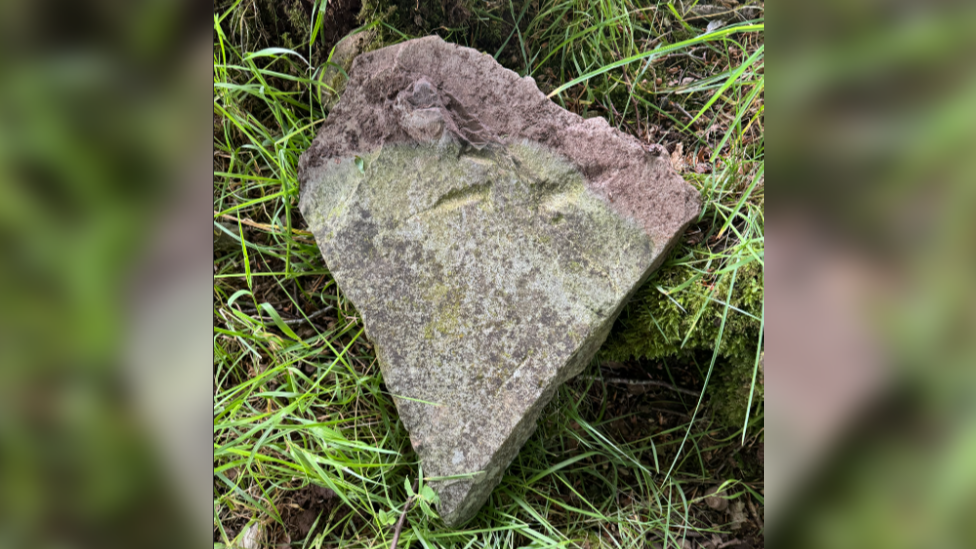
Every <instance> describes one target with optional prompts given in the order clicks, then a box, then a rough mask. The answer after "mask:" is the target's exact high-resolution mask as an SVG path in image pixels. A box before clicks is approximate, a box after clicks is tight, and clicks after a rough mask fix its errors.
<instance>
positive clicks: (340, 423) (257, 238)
mask: <svg viewBox="0 0 976 549" xmlns="http://www.w3.org/2000/svg"><path fill="white" fill-rule="evenodd" d="M239 4H240V2H238V3H236V4H235V5H234V7H233V8H230V9H228V10H227V11H225V12H222V13H215V18H214V194H213V199H214V204H213V210H214V227H215V232H216V233H219V234H220V235H221V243H223V244H226V245H225V246H217V245H215V253H214V304H213V307H214V308H213V314H214V319H213V322H214V545H215V547H218V546H227V547H238V546H242V544H243V543H244V539H245V538H247V537H249V536H252V535H254V534H255V533H256V534H257V535H258V537H259V538H260V539H261V540H262V542H263V543H266V544H267V545H269V546H273V545H275V544H279V543H290V544H292V545H293V546H295V547H385V546H389V544H390V543H391V541H392V537H393V529H392V525H393V524H394V523H395V522H396V521H397V519H398V518H399V517H400V514H401V513H402V512H403V509H404V505H405V503H406V501H407V500H408V498H409V497H410V496H411V495H413V494H414V493H416V494H418V496H417V504H416V505H415V506H413V507H412V508H411V509H410V511H409V513H408V519H409V520H408V521H407V523H406V524H407V525H406V526H405V527H404V530H403V532H402V535H401V538H400V540H399V547H408V546H409V547H519V546H531V547H543V546H544V547H603V546H606V547H645V546H647V545H648V544H649V543H651V542H656V543H659V544H661V545H662V546H669V547H670V546H680V545H679V544H680V543H681V540H683V539H689V540H694V539H699V537H700V536H702V535H711V533H712V527H711V526H710V525H711V524H712V523H713V522H716V521H715V520H714V517H713V515H710V514H709V510H708V508H707V507H706V506H704V505H702V501H703V498H704V496H705V489H706V488H707V487H709V486H712V485H716V484H723V483H727V485H726V488H727V489H726V492H725V493H726V495H727V497H729V498H733V499H738V500H743V501H744V500H750V502H751V503H755V504H756V505H758V506H760V512H761V505H762V496H761V492H762V476H761V475H762V472H761V470H760V471H759V472H758V478H756V474H755V472H754V471H753V473H752V474H751V476H750V474H748V473H747V472H746V471H747V470H748V467H747V466H745V465H741V464H742V462H743V455H744V452H745V450H747V449H748V448H749V447H750V445H752V444H754V443H755V442H756V441H757V440H759V439H761V436H762V427H761V426H762V415H761V409H760V410H759V411H758V412H757V410H755V409H751V410H750V411H749V413H748V414H747V415H746V424H745V425H743V428H740V429H738V430H735V429H724V428H720V427H719V426H717V425H715V424H714V422H713V420H712V418H711V417H710V414H709V413H708V409H707V402H708V401H707V394H708V393H707V389H706V387H707V386H708V384H709V383H714V382H713V381H710V380H711V379H712V378H713V376H714V375H715V373H716V369H717V368H719V367H720V366H721V363H722V361H721V357H720V353H719V349H720V348H722V338H723V334H724V330H725V326H726V322H730V319H732V318H736V317H737V315H739V316H741V315H742V314H743V312H742V311H739V310H736V309H735V308H734V305H733V304H731V303H730V299H729V296H731V295H732V292H733V290H734V288H735V286H736V282H737V281H736V278H737V274H738V273H739V272H740V271H741V270H742V269H745V268H756V267H757V266H758V267H759V268H760V269H761V268H762V265H763V259H764V238H763V231H764V228H763V227H764V220H763V208H764V189H765V185H764V167H763V166H764V160H763V158H764V149H763V147H764V145H763V126H762V125H763V118H762V115H763V107H762V105H763V99H762V98H763V88H764V75H763V59H764V50H763V48H762V42H763V23H762V21H761V20H757V19H755V18H753V19H750V20H748V21H739V22H734V21H733V22H730V23H729V25H728V26H725V27H720V28H718V29H712V30H710V31H708V32H702V31H704V30H705V25H706V22H704V21H700V20H695V19H693V18H692V17H691V16H690V15H689V14H686V13H683V12H682V11H681V9H680V8H679V7H677V5H675V6H671V5H667V4H657V5H654V4H647V5H645V4H643V3H639V2H631V1H620V2H608V1H604V2H596V1H592V2H591V1H588V0H573V1H566V2H540V4H539V5H538V8H534V7H533V8H531V9H524V8H525V5H521V4H514V5H511V4H505V5H504V6H503V7H504V12H501V15H498V14H495V21H496V23H497V22H499V21H509V27H508V28H507V32H505V35H506V36H508V40H507V42H506V43H505V44H504V45H503V46H502V47H501V48H499V49H498V50H496V51H497V52H498V58H499V60H500V61H501V62H503V63H504V64H505V65H507V66H509V68H512V69H513V70H517V71H519V72H520V73H522V74H532V75H533V76H534V77H535V78H536V80H537V81H538V82H539V84H540V87H541V88H543V89H544V91H547V93H550V94H551V95H552V97H553V99H554V100H556V101H558V102H560V103H561V104H562V105H563V106H565V107H566V108H568V109H570V110H573V111H575V112H578V113H580V114H582V115H584V116H592V115H599V116H605V117H606V118H607V119H608V120H609V121H610V122H611V123H612V124H615V125H617V126H618V127H619V128H620V129H621V130H623V131H626V132H628V133H631V134H633V135H635V136H637V137H638V138H641V139H643V140H645V141H647V142H650V143H654V142H656V143H661V144H664V145H666V146H668V147H669V148H671V149H673V150H675V152H676V154H674V155H673V159H674V161H675V163H676V164H679V165H684V166H685V177H686V178H687V179H688V180H689V181H690V182H692V183H693V184H694V185H695V186H696V187H697V188H699V190H700V191H701V192H702V196H703V198H704V201H705V204H706V207H705V209H704V211H703V213H702V216H701V219H700V222H699V223H697V224H696V225H695V226H694V227H693V229H692V230H691V231H690V232H689V236H688V239H689V242H691V243H690V244H685V245H683V246H681V247H679V249H678V250H676V251H675V253H674V254H673V256H672V258H671V259H670V260H669V262H668V264H667V265H666V267H665V269H675V268H681V269H683V272H687V273H689V274H688V276H687V277H685V278H684V279H683V280H681V281H680V282H679V283H675V284H674V285H672V286H670V287H661V288H660V292H659V293H660V294H661V296H660V299H673V300H681V295H682V293H686V292H705V294H706V295H707V300H706V302H707V303H712V304H715V305H717V306H718V307H719V310H720V313H721V317H720V318H721V325H720V327H719V330H718V332H717V334H718V335H717V339H716V341H715V343H714V346H713V349H714V351H713V352H711V353H710V356H709V354H706V355H703V356H702V360H701V361H698V357H697V356H692V357H691V358H687V357H686V359H682V360H684V361H685V362H687V363H688V364H692V365H691V366H689V368H691V369H692V370H693V374H694V375H695V376H697V378H696V379H698V380H699V381H701V382H703V383H702V384H701V385H699V386H698V387H696V389H700V390H701V391H702V396H701V398H699V399H698V400H697V402H695V401H688V402H683V403H681V402H678V401H676V400H675V396H674V395H667V393H664V394H665V395H667V397H666V398H665V400H669V401H670V404H668V410H666V411H671V412H673V413H671V414H670V415H669V416H668V417H667V418H664V417H663V416H660V414H659V417H662V418H663V419H662V420H661V421H658V422H657V423H656V424H654V425H648V423H649V422H648V421H647V417H646V414H641V413H637V412H633V411H628V410H627V409H626V407H622V406H620V405H619V402H620V399H621V398H623V397H621V396H620V392H619V391H617V390H616V389H614V388H613V387H610V386H609V385H608V384H604V383H602V382H601V381H600V380H599V378H600V375H601V374H600V370H599V368H598V366H597V365H594V366H593V367H591V369H590V371H588V372H587V374H588V375H587V376H581V378H580V379H577V380H574V381H573V382H571V383H569V384H567V385H566V386H564V387H562V388H561V389H560V391H559V393H558V394H557V396H556V398H555V399H554V400H553V402H552V403H551V404H550V405H549V407H548V409H547V410H546V411H545V412H544V414H543V416H542V417H543V419H542V420H541V421H540V427H539V429H538V431H537V432H536V433H535V435H534V436H533V437H532V438H531V439H530V440H529V441H528V442H527V443H526V445H525V447H524V448H523V449H522V451H521V452H520V453H519V455H518V456H517V457H516V459H515V461H514V462H513V463H512V465H511V466H510V467H509V469H508V470H507V472H506V475H505V477H504V479H503V480H502V482H501V484H500V485H499V486H498V488H496V489H495V491H494V492H493V494H492V496H491V498H490V500H489V502H488V503H487V504H486V506H485V507H484V508H483V510H482V511H481V513H480V514H479V515H478V517H477V518H476V519H475V520H474V521H472V522H471V523H469V524H468V525H467V526H466V527H464V528H463V529H458V530H449V529H445V528H444V527H443V526H442V525H441V524H440V522H439V519H438V517H437V515H436V507H435V506H432V503H434V501H433V499H434V498H433V496H432V495H431V493H430V491H429V490H424V477H423V472H422V464H420V463H418V461H417V459H416V455H415V454H414V453H413V451H412V450H411V447H410V442H409V438H408V435H407V433H406V432H405V430H404V429H403V427H402V426H401V425H400V423H399V421H398V420H397V414H396V409H395V406H394V405H393V402H392V398H391V395H390V394H389V393H388V392H387V391H386V389H385V387H384V385H383V384H382V376H381V374H380V371H379V366H378V364H377V363H376V359H375V356H374V354H373V352H372V349H371V346H370V344H369V342H368V340H367V339H366V338H365V337H364V334H363V326H362V322H361V320H360V318H359V317H358V314H357V313H356V311H355V309H354V307H353V306H352V305H351V304H350V303H349V302H348V301H347V300H346V299H345V298H344V297H343V295H342V293H341V292H340V291H339V290H338V288H337V287H336V285H335V282H334V281H333V280H332V279H331V277H330V275H329V272H328V269H327V267H326V266H325V264H324V262H323V260H322V258H321V255H320V254H319V252H318V248H317V247H316V246H315V244H314V243H313V242H312V240H311V237H310V236H309V235H308V234H307V232H305V231H303V228H304V224H303V221H302V219H301V216H300V214H298V210H297V199H298V182H297V179H296V166H297V162H298V158H299V156H300V155H301V154H302V152H304V150H305V149H306V148H307V147H308V146H309V145H310V143H311V140H312V139H313V138H314V135H315V133H316V131H317V128H318V127H319V125H320V124H321V123H322V122H323V121H324V119H325V116H326V113H324V112H322V108H321V105H320V104H319V101H318V88H317V84H316V80H315V78H314V77H315V68H316V67H314V66H312V65H310V64H309V63H308V62H307V61H306V59H307V56H303V55H302V54H301V53H300V51H286V50H283V49H269V48H272V47H274V46H276V45H275V44H265V45H264V47H260V48H256V49H254V50H253V51H244V49H243V48H242V47H241V45H240V44H235V43H232V42H231V40H230V39H229V38H228V35H227V34H226V33H225V29H226V26H227V24H229V21H228V20H226V19H224V18H223V17H224V16H225V15H226V14H229V13H231V10H232V9H235V8H237V7H239V6H238V5H239ZM320 4H321V3H318V2H317V3H316V5H315V8H316V10H321V6H320ZM499 10H501V8H499ZM316 13H320V11H316ZM506 14H507V15H506ZM315 20H316V21H318V20H320V18H315ZM513 21H519V25H518V26H515V25H511V22H513ZM462 30H463V29H462ZM462 30H457V29H455V30H451V31H447V32H446V33H445V34H446V38H447V39H449V40H450V39H452V38H453V39H455V41H458V42H460V43H467V40H466V38H465V37H466V36H469V35H468V34H466V33H464V32H462ZM475 45H476V44H475ZM310 50H311V48H308V49H307V50H306V51H310ZM490 53H495V52H494V51H493V52H490ZM652 283H653V281H652ZM715 288H724V289H725V292H723V293H722V294H719V293H717V292H716V291H715V290H714V289H715ZM710 289H711V290H710ZM703 311H704V306H702V308H701V309H700V310H690V311H687V314H688V315H689V316H690V317H691V318H693V319H695V321H696V322H698V321H699V319H701V318H703ZM751 316H752V317H753V318H751V319H749V321H750V322H755V323H756V324H757V325H760V326H761V325H762V322H763V318H762V317H755V315H751ZM695 329H696V328H695V323H692V327H691V328H690V329H689V332H688V333H686V334H684V336H685V339H686V340H687V339H688V337H689V336H690V335H691V330H695ZM758 333H759V334H761V333H762V331H761V329H760V330H759V332H758ZM760 338H761V335H760ZM756 343H757V344H758V346H757V348H759V349H761V339H760V340H759V341H757V342H756ZM759 358H760V357H759V354H758V353H756V367H754V368H753V376H751V379H749V380H746V384H747V386H748V387H749V390H750V391H755V390H756V384H757V375H756V374H757V372H758V364H759ZM679 361H680V360H679V359H676V360H675V361H673V362H671V363H669V364H668V368H669V369H670V368H672V367H674V368H678V366H677V364H676V363H677V362H679ZM696 361H697V362H696ZM682 406H683V408H682ZM679 409H683V412H680V413H679V412H675V411H674V410H679ZM637 424H639V425H640V426H641V427H640V428H632V427H628V426H632V425H637ZM627 433H629V434H627ZM726 459H727V460H729V461H730V462H733V463H734V462H736V460H738V462H739V463H740V465H739V466H738V467H735V466H733V467H732V468H728V467H725V466H721V467H716V466H715V464H716V462H721V461H723V460H726ZM414 486H416V488H414ZM312 487H318V488H317V490H318V491H315V490H313V489H312ZM312 522H315V526H314V527H312V524H311V523H312ZM718 522H719V523H721V520H719V521H718ZM716 532H728V528H727V526H721V527H719V528H718V529H717V530H716Z"/></svg>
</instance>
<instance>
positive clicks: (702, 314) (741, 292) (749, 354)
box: [599, 263, 763, 428]
mask: <svg viewBox="0 0 976 549" xmlns="http://www.w3.org/2000/svg"><path fill="white" fill-rule="evenodd" d="M731 283H732V274H731V273H725V274H723V275H721V276H719V277H713V276H709V275H705V276H702V274H701V273H699V272H697V271H695V270H693V269H691V268H689V267H687V266H681V265H679V266H672V267H665V268H662V269H660V270H659V271H658V272H657V273H655V275H654V276H653V277H652V278H651V279H650V280H649V281H648V282H647V283H645V284H644V286H642V287H641V289H640V290H638V291H637V294H636V295H635V296H634V297H633V298H632V299H631V301H630V302H629V303H628V304H627V306H626V307H625V309H624V311H623V313H621V315H620V318H619V320H618V321H617V323H616V325H615V326H614V329H613V331H612V332H611V334H610V336H609V337H608V338H607V342H606V343H605V344H604V346H603V348H602V349H601V351H600V355H599V358H600V359H602V360H607V361H626V360H635V359H646V360H654V359H662V358H667V357H676V356H681V355H683V354H686V353H689V352H694V351H706V352H709V353H710V352H711V351H712V350H713V349H714V348H715V342H716V339H717V338H718V333H719V330H720V328H721V325H722V314H723V312H724V309H725V307H724V305H722V304H721V303H719V302H724V301H725V300H726V299H727V298H728V296H729V286H730V284H731ZM659 288H660V290H659ZM661 290H664V291H666V292H668V295H665V294H664V293H662V291H661ZM729 304H730V305H731V307H732V308H730V309H729V312H728V317H727V319H726V323H725V329H724V331H723V332H722V340H721V343H720V344H719V348H718V354H719V360H718V361H717V362H716V366H715V371H714V373H713V375H712V380H711V381H710V387H709V393H710V394H711V397H712V398H711V406H712V410H713V412H714V416H715V418H716V420H718V421H719V422H720V423H722V424H724V425H727V426H729V427H733V428H735V427H741V426H742V425H743V423H744V422H745V415H746V408H747V405H748V400H749V391H750V386H751V384H752V375H753V369H754V366H755V361H756V345H757V344H758V342H759V328H760V322H759V320H757V319H758V318H760V317H761V316H762V306H763V271H762V270H761V268H760V267H759V266H758V265H757V264H755V263H753V264H749V265H746V266H743V267H740V268H739V270H738V273H737V274H736V277H735V288H734V289H733V291H732V297H731V300H730V303H729ZM736 309H738V310H740V311H743V312H744V313H747V314H743V312H739V311H737V310H736ZM749 315H752V316H751V317H750V316H749ZM753 317H754V318H753ZM686 337H687V341H685V338H686ZM682 344H683V345H682ZM759 379H761V378H759ZM759 379H757V384H756V394H755V396H754V400H753V405H752V410H753V412H752V413H751V414H750V415H753V414H755V413H756V412H757V411H758V408H760V407H761V406H762V402H763V386H762V384H760V383H759V382H758V381H759Z"/></svg>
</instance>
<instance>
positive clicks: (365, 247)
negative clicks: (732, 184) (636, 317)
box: [300, 37, 699, 526]
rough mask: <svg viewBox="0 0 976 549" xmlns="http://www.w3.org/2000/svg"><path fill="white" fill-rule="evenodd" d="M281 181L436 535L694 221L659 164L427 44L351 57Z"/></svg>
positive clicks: (624, 140) (690, 203)
mask: <svg viewBox="0 0 976 549" xmlns="http://www.w3.org/2000/svg"><path fill="white" fill-rule="evenodd" d="M300 177H301V181H302V196H301V210H302V212H303V214H304V215H305V218H306V220H307V221H308V224H309V226H310V228H311V230H312V231H313V232H314V233H315V236H316V239H317V241H318V244H319V247H320V248H321V250H322V254H323V256H324V257H325V259H326V263H327V264H328V266H329V269H330V270H331V271H332V273H333V275H334V276H335V279H336V281H337V282H338V284H339V286H340V288H341V289H342V290H343V292H345V295H346V296H348V297H349V298H350V299H351V300H352V302H353V303H355V305H356V307H357V309H358V310H359V312H360V314H361V315H362V318H363V322H364V323H365V326H366V332H367V335H368V336H369V338H370V340H371V341H372V342H373V344H374V346H375V348H376V351H377V354H378V357H379V360H380V365H381V368H382V371H383V376H384V380H385V382H386V384H387V387H388V388H389V390H390V392H391V393H392V394H393V395H395V397H396V404H397V409H398V410H399V413H400V417H401V419H402V420H403V422H404V424H405V425H406V427H407V429H408V430H409V432H410V438H411V441H412V443H413V446H414V448H415V449H416V451H417V453H418V454H419V456H420V458H421V460H422V462H423V466H424V474H425V476H427V477H434V478H435V480H432V481H431V485H432V486H433V487H434V488H435V490H437V492H438V493H439V495H440V498H441V504H440V506H439V512H440V514H441V516H442V518H443V519H444V521H445V523H446V524H448V525H452V526H453V525H459V524H461V523H463V522H464V521H466V520H468V519H469V518H471V517H472V516H474V514H475V513H476V512H477V511H478V509H479V508H480V507H481V505H482V504H483V503H484V502H485V500H486V499H487V498H488V496H489V494H490V493H491V490H492V488H494V487H495V485H496V484H497V483H498V481H499V480H500V478H501V475H502V473H503V471H504V470H505V468H506V467H507V466H508V464H509V463H510V462H511V460H512V459H513V458H514V457H515V454H516V453H517V452H518V450H519V448H521V446H522V444H523V443H524V442H525V440H526V439H527V438H528V437H529V435H531V433H532V432H533V431H534V430H535V426H536V421H537V419H538V416H539V412H540V411H541V409H542V407H543V406H545V404H546V403H547V402H548V401H549V400H550V399H551V398H552V395H553V393H554V392H555V390H556V388H557V387H558V386H559V384H561V383H563V382H564V381H566V380H567V379H569V378H570V377H572V376H574V375H576V374H578V373H579V372H580V371H581V370H582V369H583V368H584V367H585V366H586V364H587V363H588V362H589V360H590V359H591V358H592V356H593V354H594V353H595V352H596V350H597V349H598V348H599V346H600V345H601V343H603V341H604V339H605V338H606V336H607V333H608V332H609V330H610V327H611V325H612V323H613V321H614V319H615V318H616V316H617V314H618V313H619V311H620V309H621V307H622V305H623V304H624V302H625V301H626V299H627V297H628V296H629V295H630V293H631V292H632V291H633V290H634V289H635V288H636V287H637V286H638V285H639V284H640V283H641V282H642V281H643V280H644V279H645V278H646V277H647V276H648V275H649V274H650V273H651V272H652V271H653V270H654V268H656V267H657V265H659V264H660V262H661V261H663V259H664V257H665V254H666V252H667V250H668V248H669V247H670V246H671V245H672V244H673V242H674V241H675V240H676V239H677V238H678V237H679V236H680V234H681V232H682V231H683V230H684V227H685V226H686V225H687V224H688V223H689V222H690V221H691V220H692V219H693V218H695V216H696V215H697V214H698V211H699V197H698V193H697V192H696V191H695V190H694V189H693V188H692V187H690V186H689V185H688V184H686V183H685V182H684V181H683V180H682V179H681V178H680V177H679V176H677V175H676V174H675V173H674V172H673V171H672V170H671V168H670V164H669V162H668V159H667V157H666V155H665V156H662V155H658V154H655V152H654V150H653V149H651V150H650V151H648V150H646V149H645V148H644V147H642V146H641V144H640V143H639V142H638V141H637V140H635V139H633V138H631V137H628V136H626V135H624V134H622V133H620V132H618V131H616V130H614V129H612V128H610V127H609V125H608V124H607V123H606V121H605V120H603V119H599V118H598V119H589V120H583V119H582V118H580V117H579V116H576V115H574V114H572V113H569V112H567V111H565V110H563V109H561V108H560V107H558V106H557V105H555V104H554V103H552V102H551V101H549V100H548V99H546V97H545V96H544V95H543V94H542V93H541V92H540V91H539V90H538V88H537V87H536V85H535V82H534V81H533V80H532V79H531V78H519V77H518V75H517V74H515V73H514V72H511V71H509V70H506V69H504V68H502V67H501V66H500V65H498V64H497V63H496V62H495V61H494V59H492V58H491V57H490V56H487V55H483V54H481V53H478V52H477V51H475V50H471V49H468V48H463V47H459V46H456V45H453V44H447V43H445V42H443V41H442V40H441V39H439V38H437V37H429V38H422V39H418V40H411V41H409V42H405V43H402V44H399V45H396V46H391V47H388V48H383V49H381V50H377V51H374V52H371V53H367V54H363V55H360V56H359V57H358V58H357V59H356V61H355V63H354V64H353V68H352V71H351V73H350V79H349V82H348V84H347V88H346V90H345V93H344V95H343V96H342V99H341V100H340V102H339V104H338V105H337V106H336V108H335V110H334V111H333V112H332V114H331V115H330V116H329V119H328V120H327V121H326V123H325V125H324V126H323V128H322V130H321V131H320V133H319V135H318V137H317V138H316V140H315V142H314V143H313V145H312V147H311V148H310V149H309V150H308V151H307V152H306V153H305V155H304V156H303V157H302V159H301V164H300ZM443 477H452V478H443Z"/></svg>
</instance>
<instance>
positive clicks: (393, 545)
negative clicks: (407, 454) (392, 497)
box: [390, 479, 420, 549]
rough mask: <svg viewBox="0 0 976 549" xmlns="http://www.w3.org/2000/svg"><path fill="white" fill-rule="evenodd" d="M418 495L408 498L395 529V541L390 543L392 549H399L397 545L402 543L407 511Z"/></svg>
mask: <svg viewBox="0 0 976 549" xmlns="http://www.w3.org/2000/svg"><path fill="white" fill-rule="evenodd" d="M419 480H420V479H418V482H419ZM418 482H414V483H413V491H414V492H416V491H417V486H418ZM416 497H417V496H416V494H415V495H412V496H410V497H408V498H407V502H406V503H404V504H403V512H402V513H400V520H398V521H397V523H396V527H394V529H393V541H392V542H391V543H390V549H397V543H399V542H400V532H402V531H403V523H404V522H406V520H407V511H409V510H410V504H411V503H413V500H414V499H415V498H416Z"/></svg>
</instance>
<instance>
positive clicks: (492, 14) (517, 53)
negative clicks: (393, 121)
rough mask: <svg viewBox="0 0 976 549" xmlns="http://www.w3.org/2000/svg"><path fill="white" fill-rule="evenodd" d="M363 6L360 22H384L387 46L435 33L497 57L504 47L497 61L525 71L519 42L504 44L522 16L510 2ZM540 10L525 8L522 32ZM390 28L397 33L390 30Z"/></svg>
mask: <svg viewBox="0 0 976 549" xmlns="http://www.w3.org/2000/svg"><path fill="white" fill-rule="evenodd" d="M362 5H363V8H362V11H360V12H359V21H360V22H361V23H362V24H363V25H369V24H370V23H373V22H375V21H382V22H383V23H385V25H380V26H377V27H376V29H377V30H379V31H380V33H381V38H382V42H383V43H384V44H392V43H396V42H399V41H401V40H403V38H404V37H408V38H413V37H420V36H428V35H431V34H436V35H438V36H440V37H441V38H443V39H444V40H446V41H448V42H454V43H457V44H461V45H465V46H468V47H472V48H475V49H478V50H481V51H484V52H488V53H490V54H495V53H496V52H497V51H498V49H499V48H501V47H502V45H503V44H504V45H505V49H504V51H503V52H502V54H501V55H500V56H499V57H498V61H499V62H500V63H501V64H502V65H504V66H506V67H507V68H510V69H513V70H520V69H523V68H524V67H521V66H520V65H519V64H520V63H522V57H521V50H520V49H519V45H518V42H519V41H518V39H517V38H512V39H510V40H508V42H507V43H506V42H505V41H506V39H507V38H508V37H509V36H510V35H513V31H514V29H515V21H516V19H515V16H517V15H519V12H518V11H516V12H515V13H514V14H513V12H512V7H511V6H510V5H509V3H508V2H500V1H497V0H492V1H488V2H479V1H476V0H434V1H432V2H417V1H416V0H363V3H362ZM538 10H539V6H538V4H536V3H533V4H531V5H529V6H527V7H526V13H525V14H524V15H523V16H522V18H521V20H520V21H519V27H520V29H521V30H522V32H525V31H526V29H527V28H528V25H529V22H531V21H532V18H533V17H534V15H535V14H536V13H537V12H538ZM391 28H393V29H396V31H391V30H390V29H391Z"/></svg>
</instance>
